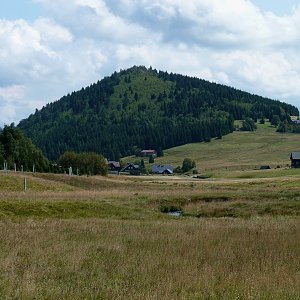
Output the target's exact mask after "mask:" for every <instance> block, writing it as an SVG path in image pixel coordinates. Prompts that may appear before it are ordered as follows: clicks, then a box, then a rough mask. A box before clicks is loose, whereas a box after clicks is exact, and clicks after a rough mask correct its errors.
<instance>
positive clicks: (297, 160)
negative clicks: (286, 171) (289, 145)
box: [290, 152, 300, 168]
mask: <svg viewBox="0 0 300 300" xmlns="http://www.w3.org/2000/svg"><path fill="white" fill-rule="evenodd" d="M290 159H291V168H300V152H292V153H291V156H290Z"/></svg>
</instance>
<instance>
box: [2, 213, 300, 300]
mask: <svg viewBox="0 0 300 300" xmlns="http://www.w3.org/2000/svg"><path fill="white" fill-rule="evenodd" d="M299 225H300V223H299V220H298V219H283V218H279V219H252V220H240V219H239V220H233V219H218V220H214V219H210V220H197V221H191V220H183V221H181V220H177V221H175V220H174V221H159V222H154V221H128V220H127V221H121V220H120V221H116V220H101V219H86V220H85V219H81V220H69V221H62V220H56V221H50V220H44V221H41V222H40V221H38V222H37V221H31V220H28V221H26V222H21V223H12V222H1V223H0V249H1V251H0V258H1V259H0V268H1V273H0V293H1V295H2V296H4V298H11V299H298V298H299V296H300V241H299V236H300V226H299Z"/></svg>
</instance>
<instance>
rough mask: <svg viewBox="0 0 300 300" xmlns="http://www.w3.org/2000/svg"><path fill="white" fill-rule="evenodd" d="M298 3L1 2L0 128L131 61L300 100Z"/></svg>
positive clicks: (239, 0)
mask: <svg viewBox="0 0 300 300" xmlns="http://www.w3.org/2000/svg"><path fill="white" fill-rule="evenodd" d="M299 48H300V0H299V1H296V0H284V1H283V0H272V1H270V0H264V1H263V0H55V1H53V0H1V9H0V126H2V125H3V124H10V123H11V122H15V123H16V124H17V123H18V122H19V121H20V120H21V119H24V118H27V117H28V116H29V115H30V114H31V113H34V112H35V110H36V109H41V108H42V107H43V106H44V105H46V104H47V103H49V102H53V101H56V100H58V99H60V98H61V97H62V96H63V95H66V94H67V93H70V92H72V91H76V90H79V89H81V88H82V87H85V86H88V85H90V84H92V83H94V82H96V81H98V80H100V79H102V78H103V77H104V76H109V75H111V74H112V73H113V72H114V71H119V70H120V69H126V68H129V67H131V66H133V65H145V66H147V67H150V66H152V67H153V68H156V69H157V70H163V71H169V72H176V73H180V74H184V75H190V76H197V77H199V78H203V79H206V80H209V81H213V82H217V83H221V84H226V85H229V86H233V87H236V88H238V89H241V90H245V91H248V92H250V93H253V94H258V95H262V96H265V97H269V98H272V99H276V100H281V101H284V102H287V103H291V104H294V105H296V106H297V107H300V56H299V50H300V49H299Z"/></svg>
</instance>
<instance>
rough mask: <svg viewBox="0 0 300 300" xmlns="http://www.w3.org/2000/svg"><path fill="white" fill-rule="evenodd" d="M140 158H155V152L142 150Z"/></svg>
mask: <svg viewBox="0 0 300 300" xmlns="http://www.w3.org/2000/svg"><path fill="white" fill-rule="evenodd" d="M141 156H142V157H150V156H152V157H156V156H157V152H156V150H142V151H141Z"/></svg>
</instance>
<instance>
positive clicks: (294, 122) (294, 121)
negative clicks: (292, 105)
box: [292, 120, 300, 124]
mask: <svg viewBox="0 0 300 300" xmlns="http://www.w3.org/2000/svg"><path fill="white" fill-rule="evenodd" d="M292 122H293V124H300V120H292Z"/></svg>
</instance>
